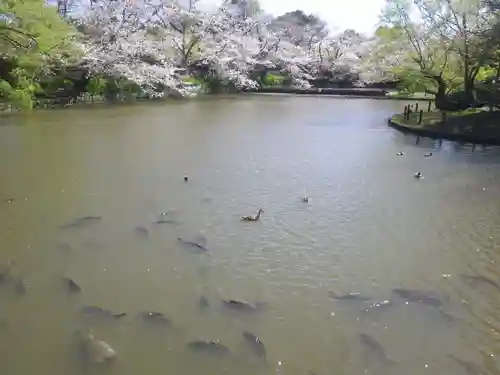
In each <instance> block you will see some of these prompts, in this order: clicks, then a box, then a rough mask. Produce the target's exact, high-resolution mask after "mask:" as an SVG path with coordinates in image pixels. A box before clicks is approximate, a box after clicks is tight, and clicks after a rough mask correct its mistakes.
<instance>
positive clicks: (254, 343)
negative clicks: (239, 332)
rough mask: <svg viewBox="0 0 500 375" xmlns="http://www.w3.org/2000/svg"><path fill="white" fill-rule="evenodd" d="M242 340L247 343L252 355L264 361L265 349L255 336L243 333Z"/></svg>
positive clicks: (246, 332)
mask: <svg viewBox="0 0 500 375" xmlns="http://www.w3.org/2000/svg"><path fill="white" fill-rule="evenodd" d="M243 338H244V339H245V341H246V342H247V343H248V345H249V346H250V348H252V350H253V351H254V353H255V354H257V356H258V357H259V358H262V359H264V360H265V359H266V347H265V346H264V344H263V343H262V341H260V339H259V338H258V337H257V336H255V335H254V334H253V333H251V332H248V331H244V332H243Z"/></svg>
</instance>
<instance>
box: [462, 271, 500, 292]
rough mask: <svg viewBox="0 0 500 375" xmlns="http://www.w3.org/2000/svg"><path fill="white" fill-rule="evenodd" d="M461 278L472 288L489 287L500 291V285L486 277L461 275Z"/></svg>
mask: <svg viewBox="0 0 500 375" xmlns="http://www.w3.org/2000/svg"><path fill="white" fill-rule="evenodd" d="M460 278H461V279H462V280H463V282H464V283H466V284H469V285H471V286H476V285H489V286H492V287H494V288H496V289H499V290H500V285H499V284H498V283H497V282H496V281H493V280H491V279H490V278H488V277H486V276H471V275H463V274H462V275H460Z"/></svg>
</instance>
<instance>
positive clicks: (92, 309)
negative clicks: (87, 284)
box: [80, 306, 127, 318]
mask: <svg viewBox="0 0 500 375" xmlns="http://www.w3.org/2000/svg"><path fill="white" fill-rule="evenodd" d="M80 312H81V313H82V314H84V315H90V316H96V317H102V318H122V317H124V316H125V315H127V313H124V312H119V313H117V312H113V311H110V310H107V309H103V308H102V307H99V306H83V307H82V308H80Z"/></svg>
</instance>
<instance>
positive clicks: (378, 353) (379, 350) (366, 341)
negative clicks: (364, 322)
mask: <svg viewBox="0 0 500 375" xmlns="http://www.w3.org/2000/svg"><path fill="white" fill-rule="evenodd" d="M359 339H360V340H361V344H362V345H363V347H364V348H365V350H367V351H368V352H369V353H370V354H372V355H373V356H374V357H375V359H376V360H377V361H378V362H380V363H381V364H383V365H385V366H387V365H394V364H395V362H394V361H392V360H390V359H389V358H387V355H386V354H385V349H384V347H383V346H382V344H380V343H379V342H378V341H377V340H375V339H374V338H373V337H371V336H370V335H367V334H366V333H360V334H359Z"/></svg>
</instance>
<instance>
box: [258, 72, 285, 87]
mask: <svg viewBox="0 0 500 375" xmlns="http://www.w3.org/2000/svg"><path fill="white" fill-rule="evenodd" d="M284 81H285V77H284V76H279V75H275V74H272V73H267V74H266V75H265V76H264V78H263V79H262V83H263V84H264V85H265V86H282V85H283V82H284Z"/></svg>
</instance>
